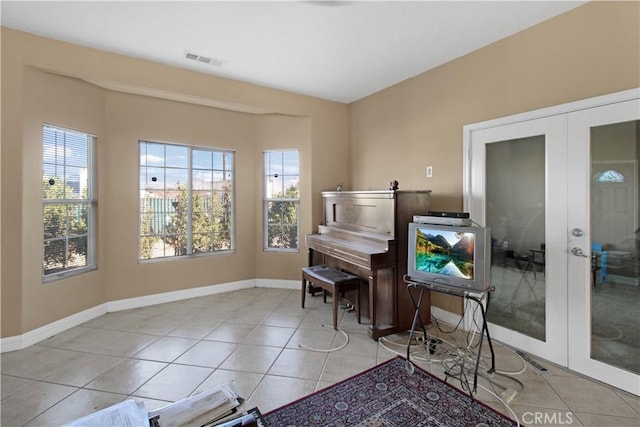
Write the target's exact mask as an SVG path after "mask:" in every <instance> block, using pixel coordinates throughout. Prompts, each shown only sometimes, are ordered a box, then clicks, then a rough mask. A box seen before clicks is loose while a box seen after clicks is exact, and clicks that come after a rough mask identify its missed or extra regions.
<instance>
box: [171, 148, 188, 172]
mask: <svg viewBox="0 0 640 427" xmlns="http://www.w3.org/2000/svg"><path fill="white" fill-rule="evenodd" d="M165 162H166V166H167V167H176V168H187V167H188V166H189V157H188V150H187V147H179V146H177V145H167V146H166V158H165Z"/></svg>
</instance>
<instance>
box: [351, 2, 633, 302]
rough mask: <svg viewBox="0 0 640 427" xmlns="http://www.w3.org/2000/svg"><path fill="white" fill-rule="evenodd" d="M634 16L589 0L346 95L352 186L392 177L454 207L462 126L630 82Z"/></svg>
mask: <svg viewBox="0 0 640 427" xmlns="http://www.w3.org/2000/svg"><path fill="white" fill-rule="evenodd" d="M639 20H640V3H638V2H591V3H589V4H587V5H584V6H581V7H578V8H577V9H574V10H572V11H570V12H568V13H566V14H564V15H561V16H558V17H556V18H554V19H551V20H549V21H546V22H544V23H541V24H539V25H537V26H535V27H532V28H530V29H528V30H526V31H523V32H521V33H518V34H516V35H514V36H511V37H509V38H506V39H504V40H501V41H499V42H497V43H494V44H492V45H490V46H487V47H485V48H483V49H480V50H478V51H476V52H473V53H471V54H469V55H466V56H464V57H462V58H459V59H457V60H454V61H452V62H449V63H447V64H445V65H443V66H441V67H439V68H437V69H434V70H431V71H429V72H426V73H423V74H421V75H419V76H417V77H414V78H411V79H409V80H406V81H404V82H402V83H400V84H398V85H395V86H393V87H391V88H388V89H386V90H383V91H381V92H378V93H376V94H374V95H372V96H369V97H367V98H364V99H362V100H360V101H357V102H354V103H353V104H351V105H350V108H349V112H350V126H351V130H350V134H351V138H350V145H351V151H352V159H353V160H352V162H351V179H352V182H353V185H354V187H357V188H363V189H373V188H380V187H381V186H384V184H385V183H386V182H387V181H389V180H390V179H391V178H395V179H397V180H398V181H399V182H400V188H401V189H429V190H432V191H433V198H432V208H433V209H434V210H451V211H458V210H462V176H463V174H462V127H463V126H464V125H467V124H471V123H476V122H480V121H484V120H488V119H492V118H498V117H503V116H508V115H512V114H516V113H520V112H525V111H530V110H534V109H538V108H542V107H547V106H552V105H557V104H562V103H566V102H570V101H576V100H580V99H585V98H589V97H593V96H597V95H603V94H607V93H611V92H617V91H621V90H625V89H630V88H635V87H639V86H640V23H639ZM356 153H357V154H356ZM427 165H432V166H433V173H434V176H433V178H431V179H427V178H425V167H426V166H427ZM435 300H436V304H437V305H440V306H447V305H448V304H449V303H448V302H443V301H441V299H440V297H439V296H436V297H435Z"/></svg>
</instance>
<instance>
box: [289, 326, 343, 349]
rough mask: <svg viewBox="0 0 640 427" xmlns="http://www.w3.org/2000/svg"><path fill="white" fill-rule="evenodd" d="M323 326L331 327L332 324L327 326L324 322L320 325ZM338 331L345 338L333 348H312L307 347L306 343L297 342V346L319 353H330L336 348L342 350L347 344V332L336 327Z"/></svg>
mask: <svg viewBox="0 0 640 427" xmlns="http://www.w3.org/2000/svg"><path fill="white" fill-rule="evenodd" d="M322 327H323V328H333V326H327V325H325V324H323V325H322ZM338 332H342V335H344V338H345V342H344V344H342V345H340V346H338V347H334V348H327V349H325V348H314V347H307V346H306V345H303V344H298V347H300V348H302V349H305V350H310V351H317V352H320V353H331V352H334V351H338V350H342V349H343V348H345V347H346V346H347V344H349V335H347V333H346V332H345V331H343V330H342V329H338Z"/></svg>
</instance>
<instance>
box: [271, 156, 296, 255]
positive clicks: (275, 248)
mask: <svg viewBox="0 0 640 427" xmlns="http://www.w3.org/2000/svg"><path fill="white" fill-rule="evenodd" d="M292 152H295V153H296V154H297V156H298V159H297V163H298V168H297V170H295V171H288V173H287V171H285V167H286V165H285V161H284V155H285V153H292ZM272 155H282V163H281V165H280V166H281V169H282V170H283V177H290V178H292V177H295V179H297V182H298V197H296V198H291V197H269V194H270V193H272V191H271V190H270V182H271V181H272V179H273V178H274V177H275V178H277V176H274V173H273V171H270V170H269V166H268V158H269V156H272ZM263 168H264V173H263V178H264V186H263V203H262V212H263V215H262V217H263V221H262V225H263V227H262V229H263V233H262V234H263V238H262V242H263V244H262V246H263V250H264V251H267V252H300V150H297V149H289V150H267V151H264V152H263ZM292 172H295V173H292ZM284 190H285V191H286V189H284ZM273 202H293V204H294V206H295V210H296V224H295V228H296V246H295V247H280V246H272V245H270V242H269V228H270V225H269V204H270V203H273ZM272 225H280V226H282V225H283V224H272Z"/></svg>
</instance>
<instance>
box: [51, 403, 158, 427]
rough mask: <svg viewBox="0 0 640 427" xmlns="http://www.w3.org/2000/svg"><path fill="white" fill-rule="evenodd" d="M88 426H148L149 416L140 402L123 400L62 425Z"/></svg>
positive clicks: (67, 426) (71, 426) (68, 426)
mask: <svg viewBox="0 0 640 427" xmlns="http://www.w3.org/2000/svg"><path fill="white" fill-rule="evenodd" d="M89 426H121V427H149V417H148V415H147V410H146V409H144V404H143V403H142V402H136V401H135V400H125V401H123V402H120V403H116V404H115V405H113V406H109V407H108V408H104V409H102V410H100V411H98V412H94V413H93V414H89V415H87V416H86V417H82V418H78V419H77V420H75V421H72V422H70V423H69V424H65V425H64V426H63V427H89Z"/></svg>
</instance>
